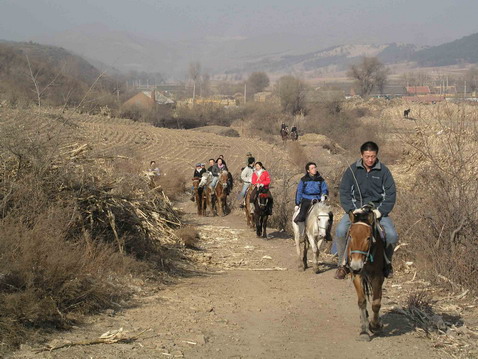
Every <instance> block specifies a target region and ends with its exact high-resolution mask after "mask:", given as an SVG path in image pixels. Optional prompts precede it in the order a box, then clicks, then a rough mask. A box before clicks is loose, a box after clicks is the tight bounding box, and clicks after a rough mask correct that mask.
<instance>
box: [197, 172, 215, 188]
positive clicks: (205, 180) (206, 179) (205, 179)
mask: <svg viewBox="0 0 478 359" xmlns="http://www.w3.org/2000/svg"><path fill="white" fill-rule="evenodd" d="M211 180H212V173H211V172H204V173H203V174H202V177H201V180H200V181H199V184H198V187H199V188H201V187H204V186H206V185H208V184H209V183H211Z"/></svg>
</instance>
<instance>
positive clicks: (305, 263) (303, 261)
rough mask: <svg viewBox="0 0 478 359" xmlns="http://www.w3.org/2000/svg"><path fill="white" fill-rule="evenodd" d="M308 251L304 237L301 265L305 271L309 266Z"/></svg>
mask: <svg viewBox="0 0 478 359" xmlns="http://www.w3.org/2000/svg"><path fill="white" fill-rule="evenodd" d="M308 250H309V241H308V239H307V238H305V236H304V254H303V255H302V265H303V266H304V270H306V269H307V268H308V267H309V264H308V263H307V251H308Z"/></svg>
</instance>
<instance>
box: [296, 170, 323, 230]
mask: <svg viewBox="0 0 478 359" xmlns="http://www.w3.org/2000/svg"><path fill="white" fill-rule="evenodd" d="M305 170H306V171H307V173H306V175H305V176H304V177H302V178H301V179H300V182H299V185H298V186H297V192H296V194H295V205H296V206H300V212H299V214H298V215H297V216H296V217H295V219H294V222H295V223H298V222H304V221H305V219H306V216H307V212H308V211H309V208H310V206H311V204H312V201H313V200H316V201H321V202H323V201H325V199H326V198H327V196H328V194H329V188H328V187H327V183H325V180H324V179H323V178H322V176H321V175H320V174H319V172H317V165H316V164H315V163H314V162H309V163H307V164H306V165H305Z"/></svg>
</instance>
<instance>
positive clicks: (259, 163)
mask: <svg viewBox="0 0 478 359" xmlns="http://www.w3.org/2000/svg"><path fill="white" fill-rule="evenodd" d="M256 165H259V166H261V168H264V166H263V165H262V162H259V161H257V162H256Z"/></svg>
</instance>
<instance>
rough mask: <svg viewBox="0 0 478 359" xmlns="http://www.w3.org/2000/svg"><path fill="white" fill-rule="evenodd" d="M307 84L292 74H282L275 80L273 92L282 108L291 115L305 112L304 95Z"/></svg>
mask: <svg viewBox="0 0 478 359" xmlns="http://www.w3.org/2000/svg"><path fill="white" fill-rule="evenodd" d="M306 89H307V86H306V85H305V83H304V82H303V81H301V80H300V79H298V78H296V77H294V76H290V75H288V76H282V77H281V78H280V79H279V81H278V82H277V85H276V88H275V92H276V93H277V95H278V96H279V99H280V103H281V106H282V110H283V111H284V112H288V113H291V114H293V115H295V114H298V113H301V112H302V113H305V112H306V106H305V95H306Z"/></svg>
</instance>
